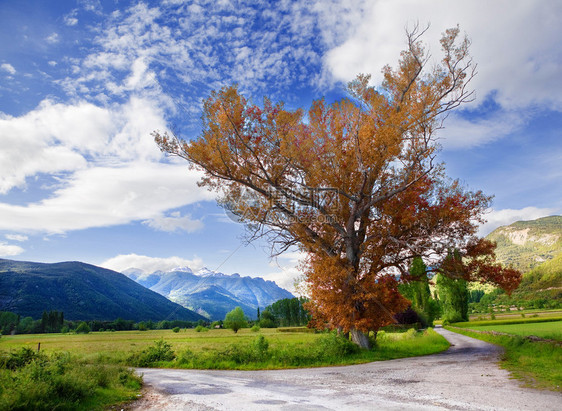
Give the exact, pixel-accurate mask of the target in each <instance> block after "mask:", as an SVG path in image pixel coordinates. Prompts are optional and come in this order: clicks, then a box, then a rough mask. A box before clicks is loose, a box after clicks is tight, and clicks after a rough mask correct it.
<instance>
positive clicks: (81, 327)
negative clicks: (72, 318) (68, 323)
mask: <svg viewBox="0 0 562 411" xmlns="http://www.w3.org/2000/svg"><path fill="white" fill-rule="evenodd" d="M90 331H91V330H90V326H89V325H88V324H87V323H86V322H85V321H82V322H81V323H80V324H78V327H76V334H88V333H89V332H90Z"/></svg>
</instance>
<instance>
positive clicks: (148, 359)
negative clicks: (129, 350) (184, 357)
mask: <svg viewBox="0 0 562 411" xmlns="http://www.w3.org/2000/svg"><path fill="white" fill-rule="evenodd" d="M174 358H176V354H175V353H174V351H173V350H172V346H171V345H170V344H169V343H167V342H166V341H164V340H163V339H160V340H158V341H154V345H151V346H149V347H148V348H145V349H144V350H142V351H141V352H139V353H135V354H132V355H131V356H130V357H129V358H128V362H129V363H130V364H131V365H134V366H136V367H150V366H152V365H154V364H155V363H157V362H160V361H172V360H173V359H174Z"/></svg>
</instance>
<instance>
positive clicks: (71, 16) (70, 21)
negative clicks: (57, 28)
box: [63, 9, 78, 26]
mask: <svg viewBox="0 0 562 411" xmlns="http://www.w3.org/2000/svg"><path fill="white" fill-rule="evenodd" d="M77 14H78V9H74V10H72V11H71V12H70V13H68V14H67V15H66V16H64V18H63V20H64V24H66V25H67V26H76V25H77V24H78V19H77V18H76V15H77Z"/></svg>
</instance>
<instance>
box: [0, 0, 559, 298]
mask: <svg viewBox="0 0 562 411" xmlns="http://www.w3.org/2000/svg"><path fill="white" fill-rule="evenodd" d="M560 21H562V3H561V2H559V1H548V0H540V1H539V0H537V1H531V0H509V1H499V0H498V1H480V0H474V1H470V2H467V1H445V0H434V1H430V0H426V1H423V0H421V1H420V0H395V1H377V0H367V1H359V0H358V1H331V0H318V1H312V0H311V1H278V2H271V3H270V2H266V1H263V2H260V1H251V2H250V1H247V2H242V1H229V0H222V1H221V0H219V1H179V0H168V1H161V2H130V1H123V0H119V1H118V0H112V1H97V0H57V1H55V0H51V1H44V0H37V1H31V0H29V1H21V0H3V1H2V2H0V23H1V24H0V50H1V52H0V257H4V258H13V259H19V260H31V261H42V262H55V261H65V260H79V261H84V262H88V263H92V264H97V265H102V266H105V267H108V268H112V269H116V270H124V269H126V268H129V267H137V268H140V269H144V270H146V271H150V270H156V269H169V268H172V267H175V266H180V265H188V266H190V267H192V268H194V269H198V268H201V267H203V266H206V267H208V268H210V269H213V270H217V269H218V270H220V271H222V272H225V273H234V272H239V273H240V274H242V275H251V276H263V277H264V278H267V279H273V280H276V281H277V282H278V283H279V284H281V285H283V286H285V287H287V288H291V285H292V283H293V278H294V277H295V276H297V275H298V269H297V268H296V264H297V261H298V257H299V255H298V253H294V252H293V253H288V254H287V255H285V256H282V257H281V258H279V259H277V260H275V261H271V260H270V259H269V257H268V251H267V245H266V244H263V243H255V244H252V245H249V246H245V245H241V242H240V236H241V234H242V233H243V227H241V226H240V225H238V224H236V223H233V222H232V221H230V220H229V219H228V218H227V217H226V216H225V214H224V212H223V211H222V209H221V208H220V207H218V206H217V205H216V203H215V200H214V196H213V194H212V193H209V192H207V191H205V190H203V189H201V188H198V187H197V185H196V182H197V180H198V179H199V175H198V174H197V172H194V171H190V170H189V169H188V167H187V164H186V163H184V162H181V161H176V160H173V159H169V158H165V157H164V156H163V155H162V154H161V153H160V152H159V150H158V148H157V147H156V145H155V144H154V142H153V140H152V137H151V136H150V133H151V131H153V130H160V131H163V130H166V129H169V128H173V129H174V130H175V131H176V132H178V133H179V134H181V135H182V136H184V137H186V138H190V137H196V136H197V134H198V132H199V125H200V115H201V101H202V99H203V98H205V97H206V96H208V94H209V93H210V91H211V90H213V89H217V88H220V87H221V86H223V85H225V84H231V83H238V84H239V86H240V89H241V90H242V92H243V93H244V94H245V95H247V96H248V97H250V98H251V99H252V100H253V101H256V102H259V101H261V99H262V97H263V96H264V95H267V96H270V97H271V98H272V99H274V100H283V101H285V102H286V105H287V106H288V107H290V108H296V107H301V106H302V107H307V106H309V105H310V103H311V101H312V99H314V98H318V97H322V96H325V97H326V98H327V99H328V100H333V99H336V98H339V97H341V96H343V92H342V90H343V86H344V84H345V83H346V82H347V81H349V80H351V79H353V78H354V77H355V75H356V74H358V73H371V74H372V75H373V82H374V83H375V84H378V83H379V82H380V80H381V74H380V73H381V68H382V67H383V66H384V65H385V64H390V65H395V64H396V61H397V60H398V57H399V52H400V50H402V49H403V48H404V46H405V36H404V28H405V27H408V26H410V27H411V26H412V25H413V24H415V23H416V22H420V24H422V25H425V24H426V23H430V24H431V26H430V29H429V30H428V32H427V33H426V36H425V42H426V44H427V46H428V48H429V50H430V52H431V54H432V55H433V56H435V57H436V58H438V57H439V43H438V40H439V37H440V35H441V33H442V32H443V31H444V30H445V29H446V28H449V27H453V26H455V25H457V24H459V25H460V27H461V30H462V31H464V32H466V33H467V35H468V36H469V37H470V38H471V40H472V55H473V58H474V60H475V61H476V62H477V64H478V75H477V77H476V78H475V79H474V81H473V82H472V87H473V88H474V89H475V91H476V100H475V101H474V102H473V103H470V104H469V105H468V106H466V107H464V109H463V110H462V111H459V112H456V113H454V114H452V115H451V116H450V117H449V118H448V119H447V122H446V123H445V126H446V128H445V129H444V130H441V131H440V132H439V133H440V138H441V142H442V145H443V150H442V152H441V153H440V159H441V160H443V161H445V162H446V164H447V170H448V174H449V175H450V176H451V177H453V178H459V179H460V180H461V181H463V182H464V183H465V184H466V185H467V186H468V187H470V188H471V189H475V190H476V189H482V190H483V191H484V192H485V193H487V194H492V195H494V196H495V198H494V203H493V208H492V209H491V210H490V213H489V214H488V220H489V222H488V223H487V224H486V225H485V226H483V227H482V229H481V232H482V234H486V233H488V232H490V231H491V230H492V229H493V228H495V227H497V226H499V225H504V224H509V223H511V222H513V221H516V220H521V219H534V218H538V217H541V216H545V215H551V214H561V213H562V189H561V187H562V166H561V164H562V138H561V137H562V135H561V134H562V133H561V131H560V130H561V129H562V81H561V80H560V79H561V78H562V44H561V43H560V41H559V39H560V38H562V25H560Z"/></svg>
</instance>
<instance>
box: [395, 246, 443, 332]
mask: <svg viewBox="0 0 562 411" xmlns="http://www.w3.org/2000/svg"><path fill="white" fill-rule="evenodd" d="M410 274H411V276H412V281H410V282H408V283H403V284H400V286H399V287H398V289H399V291H400V293H401V294H402V295H403V296H404V297H406V298H407V299H408V300H410V301H411V303H412V309H413V310H414V311H415V312H416V313H417V314H418V316H419V318H420V319H421V321H422V325H423V326H424V327H432V326H433V320H434V319H435V318H436V317H438V316H439V313H440V309H439V303H438V302H437V301H435V300H434V299H433V298H431V291H430V289H429V279H428V278H427V267H426V265H425V264H424V262H423V260H422V259H421V258H420V257H416V258H414V260H413V261H412V266H411V267H410Z"/></svg>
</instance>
